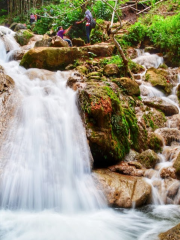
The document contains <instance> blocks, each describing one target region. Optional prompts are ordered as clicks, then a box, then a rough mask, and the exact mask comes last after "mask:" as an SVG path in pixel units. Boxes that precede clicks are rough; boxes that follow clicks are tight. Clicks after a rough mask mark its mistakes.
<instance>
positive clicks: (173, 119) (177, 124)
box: [166, 114, 180, 130]
mask: <svg viewBox="0 0 180 240" xmlns="http://www.w3.org/2000/svg"><path fill="white" fill-rule="evenodd" d="M167 119H168V120H167V122H166V127H170V128H177V129H179V130H180V114H175V115H173V116H170V117H168V118H167Z"/></svg>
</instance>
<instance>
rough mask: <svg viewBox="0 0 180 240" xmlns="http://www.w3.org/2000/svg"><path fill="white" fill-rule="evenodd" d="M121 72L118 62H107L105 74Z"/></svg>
mask: <svg viewBox="0 0 180 240" xmlns="http://www.w3.org/2000/svg"><path fill="white" fill-rule="evenodd" d="M118 74H119V68H118V66H117V65H116V64H107V65H106V66H105V67H104V75H105V76H117V75H118Z"/></svg>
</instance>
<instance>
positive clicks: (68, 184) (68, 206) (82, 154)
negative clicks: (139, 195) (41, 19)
mask: <svg viewBox="0 0 180 240" xmlns="http://www.w3.org/2000/svg"><path fill="white" fill-rule="evenodd" d="M10 35H11V32H10ZM9 39H11V40H10V41H12V45H13V43H14V40H12V39H13V38H12V36H10V38H9ZM12 49H13V48H12ZM0 59H1V61H0V65H3V67H4V68H5V70H6V72H7V74H8V75H10V76H11V77H12V78H13V79H14V81H15V83H16V88H17V89H18V91H19V92H20V95H21V102H20V103H19V107H18V108H17V111H16V114H15V117H14V120H13V122H11V124H10V126H9V131H8V132H7V135H6V140H5V142H4V143H3V146H2V148H1V153H2V155H3V158H2V159H1V163H0V164H1V169H2V172H1V178H0V196H1V197H0V199H1V200H0V201H1V210H0V239H1V240H35V239H38V240H85V239H86V240H92V239H95V240H96V239H98V240H134V239H139V240H155V239H157V235H158V233H160V232H162V231H165V230H167V229H168V228H170V227H171V226H174V225H175V224H176V223H178V217H179V214H180V208H179V206H171V205H169V206H162V207H160V206H154V207H150V208H145V209H144V210H142V211H141V210H121V211H119V210H117V211H114V210H111V209H109V208H107V207H106V205H105V201H104V199H103V196H102V194H101V193H100V192H98V191H97V189H96V188H95V187H94V184H93V180H92V178H91V174H90V163H89V161H90V160H89V159H90V158H89V148H88V145H87V140H86V136H85V130H84V128H83V125H82V121H81V118H80V116H79V114H78V109H77V106H76V93H75V92H73V91H72V90H71V89H69V88H67V87H66V79H67V78H68V76H69V74H70V73H61V72H57V73H51V72H49V71H43V70H39V69H30V70H25V69H23V68H21V67H19V66H18V63H17V62H14V61H12V62H6V59H7V58H6V54H5V48H4V46H3V43H2V42H0Z"/></svg>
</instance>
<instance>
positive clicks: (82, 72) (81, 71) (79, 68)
mask: <svg viewBox="0 0 180 240" xmlns="http://www.w3.org/2000/svg"><path fill="white" fill-rule="evenodd" d="M76 69H77V70H78V72H80V73H81V74H85V75H86V74H88V69H87V67H86V66H83V65H82V66H78V67H76Z"/></svg>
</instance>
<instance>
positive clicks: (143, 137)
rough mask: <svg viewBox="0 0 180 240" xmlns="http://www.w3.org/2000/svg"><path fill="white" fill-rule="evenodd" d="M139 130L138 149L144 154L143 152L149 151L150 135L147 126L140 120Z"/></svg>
mask: <svg viewBox="0 0 180 240" xmlns="http://www.w3.org/2000/svg"><path fill="white" fill-rule="evenodd" d="M138 129H139V131H138V132H139V134H138V139H137V142H138V146H139V148H138V149H137V151H138V152H142V151H143V150H146V149H147V141H148V138H147V137H148V134H147V130H146V126H145V124H144V123H143V122H141V121H139V120H138Z"/></svg>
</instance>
